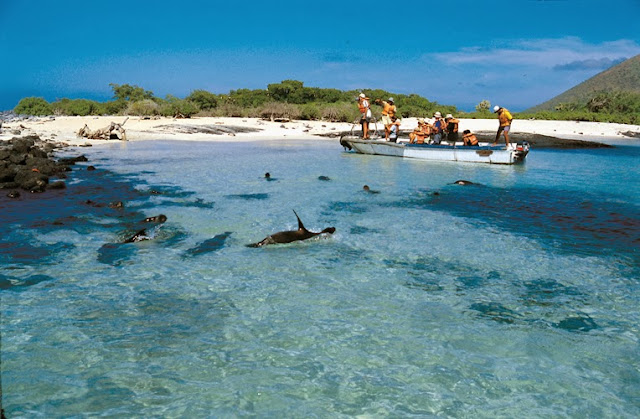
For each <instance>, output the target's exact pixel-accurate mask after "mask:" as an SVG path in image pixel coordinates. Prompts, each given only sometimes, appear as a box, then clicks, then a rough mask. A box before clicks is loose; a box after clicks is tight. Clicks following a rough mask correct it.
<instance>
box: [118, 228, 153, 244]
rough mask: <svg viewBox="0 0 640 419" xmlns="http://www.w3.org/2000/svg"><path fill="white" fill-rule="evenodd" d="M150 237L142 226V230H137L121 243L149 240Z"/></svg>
mask: <svg viewBox="0 0 640 419" xmlns="http://www.w3.org/2000/svg"><path fill="white" fill-rule="evenodd" d="M151 239H152V237H151V236H149V235H148V234H147V229H146V228H143V229H142V230H140V231H138V232H137V233H136V234H134V235H133V236H131V237H129V238H128V239H127V240H125V241H124V242H123V243H137V242H141V241H144V240H151Z"/></svg>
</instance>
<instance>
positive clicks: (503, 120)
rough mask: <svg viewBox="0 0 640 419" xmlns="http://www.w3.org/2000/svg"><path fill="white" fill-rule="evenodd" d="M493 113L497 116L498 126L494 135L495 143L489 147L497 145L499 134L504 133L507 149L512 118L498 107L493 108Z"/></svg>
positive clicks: (506, 111) (503, 109)
mask: <svg viewBox="0 0 640 419" xmlns="http://www.w3.org/2000/svg"><path fill="white" fill-rule="evenodd" d="M493 112H494V113H497V114H498V120H499V121H500V126H499V127H498V133H497V134H496V141H495V142H494V143H493V144H491V145H498V140H499V139H500V134H502V133H504V142H505V144H506V145H507V147H509V131H510V130H511V121H513V116H511V113H510V112H509V110H508V109H506V108H503V107H500V106H494V107H493Z"/></svg>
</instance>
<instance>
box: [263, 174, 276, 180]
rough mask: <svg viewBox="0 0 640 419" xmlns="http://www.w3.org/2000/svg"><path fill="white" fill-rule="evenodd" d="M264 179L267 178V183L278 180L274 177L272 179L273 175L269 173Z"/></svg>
mask: <svg viewBox="0 0 640 419" xmlns="http://www.w3.org/2000/svg"><path fill="white" fill-rule="evenodd" d="M264 178H265V179H266V180H267V181H272V180H276V179H275V178H272V177H271V173H269V172H267V173H265V174H264Z"/></svg>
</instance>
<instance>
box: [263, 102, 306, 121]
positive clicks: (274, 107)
mask: <svg viewBox="0 0 640 419" xmlns="http://www.w3.org/2000/svg"><path fill="white" fill-rule="evenodd" d="M300 115H301V112H300V110H299V109H298V107H297V106H296V105H293V104H291V103H280V102H271V103H267V104H265V105H264V106H263V107H262V109H261V110H260V117H261V118H263V119H271V120H273V119H289V120H294V119H300Z"/></svg>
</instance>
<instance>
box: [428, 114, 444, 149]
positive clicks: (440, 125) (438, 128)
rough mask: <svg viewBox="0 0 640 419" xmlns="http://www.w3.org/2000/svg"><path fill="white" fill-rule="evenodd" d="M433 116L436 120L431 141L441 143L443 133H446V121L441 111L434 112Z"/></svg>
mask: <svg viewBox="0 0 640 419" xmlns="http://www.w3.org/2000/svg"><path fill="white" fill-rule="evenodd" d="M433 117H434V118H435V119H436V120H435V121H434V122H433V124H432V127H433V134H432V135H431V143H432V144H440V142H441V141H442V134H443V133H444V127H445V123H444V121H443V120H442V114H441V113H440V112H436V113H434V114H433Z"/></svg>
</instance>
